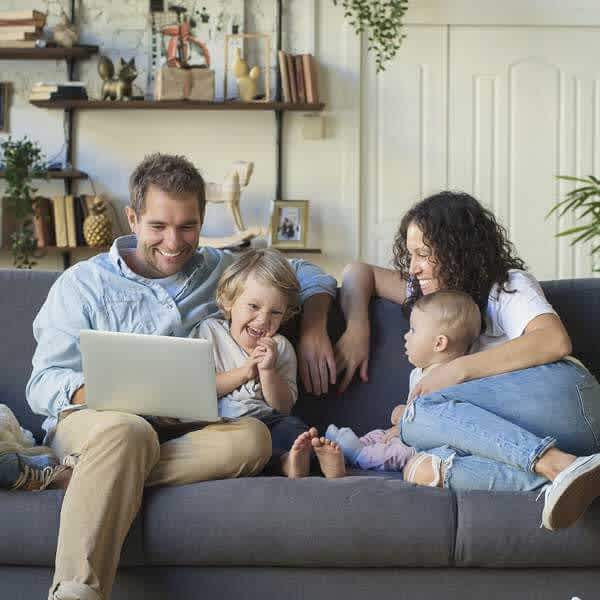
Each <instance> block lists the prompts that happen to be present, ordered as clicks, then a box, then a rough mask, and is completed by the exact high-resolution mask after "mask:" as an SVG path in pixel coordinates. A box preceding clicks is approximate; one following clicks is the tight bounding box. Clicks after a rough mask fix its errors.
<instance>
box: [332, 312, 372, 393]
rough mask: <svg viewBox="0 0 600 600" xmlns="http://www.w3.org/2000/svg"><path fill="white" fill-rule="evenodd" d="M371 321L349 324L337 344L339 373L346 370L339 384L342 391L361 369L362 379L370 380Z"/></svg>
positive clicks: (339, 390) (336, 358)
mask: <svg viewBox="0 0 600 600" xmlns="http://www.w3.org/2000/svg"><path fill="white" fill-rule="evenodd" d="M369 338H370V332H369V323H368V322H367V323H365V324H364V325H360V326H357V325H355V326H349V327H348V328H347V329H346V331H345V332H344V334H343V335H342V337H341V338H340V339H339V340H338V343H337V344H336V346H335V364H336V365H337V371H338V373H341V372H342V371H345V373H344V376H343V378H342V381H341V382H340V384H339V387H338V392H339V393H342V392H343V391H344V390H345V389H346V388H347V387H348V384H349V383H350V381H351V380H352V377H353V376H354V373H355V372H356V370H357V369H359V374H360V378H361V380H362V381H364V382H366V381H369V375H368V369H369Z"/></svg>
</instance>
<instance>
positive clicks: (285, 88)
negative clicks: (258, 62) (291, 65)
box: [277, 50, 291, 102]
mask: <svg viewBox="0 0 600 600" xmlns="http://www.w3.org/2000/svg"><path fill="white" fill-rule="evenodd" d="M277 55H278V58H279V75H280V77H281V92H282V96H283V101H284V102H291V93H290V80H289V78H288V68H287V58H286V56H285V52H284V51H283V50H279V52H278V53H277Z"/></svg>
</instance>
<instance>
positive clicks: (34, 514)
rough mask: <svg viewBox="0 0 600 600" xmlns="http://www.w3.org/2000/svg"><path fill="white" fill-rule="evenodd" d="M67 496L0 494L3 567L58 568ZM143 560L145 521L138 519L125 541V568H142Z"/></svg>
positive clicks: (52, 492)
mask: <svg viewBox="0 0 600 600" xmlns="http://www.w3.org/2000/svg"><path fill="white" fill-rule="evenodd" d="M63 496H64V493H63V492H62V490H47V491H44V492H19V491H17V492H6V491H0V532H1V535H0V564H2V565H38V566H46V567H51V566H53V565H54V556H55V554H56V540H57V538H58V523H59V518H60V509H61V506H62V500H63ZM143 560H144V552H143V530H142V519H141V518H140V517H138V518H136V520H135V521H134V523H133V526H132V527H131V529H130V531H129V533H128V535H127V538H126V539H125V545H124V547H123V553H122V554H121V565H124V566H139V565H142V564H143Z"/></svg>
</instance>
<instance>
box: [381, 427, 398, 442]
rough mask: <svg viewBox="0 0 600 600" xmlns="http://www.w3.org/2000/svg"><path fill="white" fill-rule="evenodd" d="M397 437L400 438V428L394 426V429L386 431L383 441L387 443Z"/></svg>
mask: <svg viewBox="0 0 600 600" xmlns="http://www.w3.org/2000/svg"><path fill="white" fill-rule="evenodd" d="M395 437H398V428H397V427H396V426H395V425H394V427H390V428H389V429H386V430H385V434H384V435H383V441H384V442H386V443H387V442H389V441H391V440H393V439H394V438H395Z"/></svg>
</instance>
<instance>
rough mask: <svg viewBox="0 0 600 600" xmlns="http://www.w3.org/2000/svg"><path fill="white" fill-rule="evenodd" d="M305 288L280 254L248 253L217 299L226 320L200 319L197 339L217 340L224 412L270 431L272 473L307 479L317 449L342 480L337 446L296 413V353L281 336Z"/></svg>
mask: <svg viewBox="0 0 600 600" xmlns="http://www.w3.org/2000/svg"><path fill="white" fill-rule="evenodd" d="M299 291H300V288H299V285H298V280H297V279H296V275H295V273H294V271H293V270H292V268H291V267H290V265H289V263H288V261H287V260H286V259H285V258H284V257H283V255H282V254H281V253H280V252H278V251H277V250H274V249H266V250H250V251H248V252H246V253H244V254H243V255H242V256H241V257H240V258H239V259H238V260H237V261H236V262H235V263H234V264H232V265H231V266H230V267H229V268H228V269H227V270H226V271H225V272H224V273H223V275H222V277H221V279H220V280H219V284H218V287H217V293H216V298H217V304H218V305H219V308H220V309H221V311H222V313H223V317H224V318H209V319H206V320H204V321H202V323H200V324H199V325H198V326H197V328H196V329H195V331H194V332H193V333H192V336H194V337H201V338H204V339H207V340H209V341H210V342H212V345H213V354H214V359H215V366H216V370H217V396H218V398H219V415H220V416H222V417H229V418H238V417H243V416H250V417H255V418H257V419H260V420H261V421H262V422H263V423H265V425H267V427H268V428H269V430H270V432H271V438H272V443H273V457H272V459H271V462H270V464H269V465H267V470H268V471H270V472H273V473H283V474H284V475H287V476H288V477H290V478H298V477H305V476H307V475H308V474H309V471H310V460H311V456H312V451H313V446H314V452H315V455H316V457H317V460H318V462H319V465H320V467H321V471H322V472H323V474H324V475H325V477H338V476H340V475H341V474H343V473H339V467H338V465H339V459H340V458H341V456H342V454H341V450H340V448H339V447H338V446H337V444H332V443H330V442H327V443H320V440H319V439H318V438H317V431H316V429H314V428H312V429H310V430H309V428H308V426H307V425H306V424H305V423H304V422H303V421H302V420H300V419H299V418H297V417H294V416H292V415H290V411H291V410H292V407H293V406H294V403H295V402H296V399H297V397H298V389H297V386H296V354H295V353H294V349H293V347H292V345H291V344H290V342H289V341H288V340H287V339H286V338H285V337H283V336H282V335H279V334H278V333H277V332H278V331H279V328H280V326H281V325H282V324H283V323H284V322H285V321H286V320H287V319H289V318H290V317H292V316H293V315H294V314H295V313H297V312H298V310H299V304H300V297H299ZM313 440H315V441H314V443H313ZM342 463H343V459H342Z"/></svg>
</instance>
